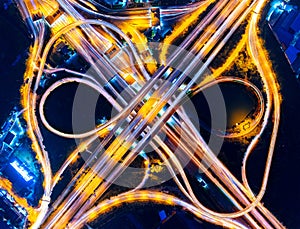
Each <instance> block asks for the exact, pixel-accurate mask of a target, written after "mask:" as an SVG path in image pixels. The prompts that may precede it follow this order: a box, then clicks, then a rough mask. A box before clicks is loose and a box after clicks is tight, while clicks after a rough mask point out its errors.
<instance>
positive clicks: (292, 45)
mask: <svg viewBox="0 0 300 229" xmlns="http://www.w3.org/2000/svg"><path fill="white" fill-rule="evenodd" d="M267 21H268V22H269V25H270V27H271V29H272V31H273V33H274V35H275V37H276V39H277V40H278V42H279V43H280V44H281V46H282V49H283V51H284V52H285V56H286V58H287V59H288V61H289V63H290V65H291V68H292V70H293V71H294V72H295V73H296V74H300V55H299V53H300V10H299V9H298V8H297V7H296V6H290V5H287V4H286V3H285V2H284V1H281V2H279V3H278V4H275V6H273V7H271V10H270V12H269V14H268V17H267Z"/></svg>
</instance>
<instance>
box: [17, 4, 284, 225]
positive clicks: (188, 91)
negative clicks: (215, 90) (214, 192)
mask: <svg viewBox="0 0 300 229" xmlns="http://www.w3.org/2000/svg"><path fill="white" fill-rule="evenodd" d="M17 3H18V6H19V8H20V11H21V12H22V15H23V17H24V20H26V21H27V23H28V24H29V26H30V28H31V29H32V32H33V37H34V44H33V46H32V48H31V53H30V58H29V60H28V64H27V71H26V73H25V75H24V80H25V81H26V83H25V84H24V86H23V88H22V105H23V106H24V108H26V111H25V112H24V117H25V119H26V121H27V126H28V134H29V137H30V138H31V140H32V142H33V148H34V150H35V152H36V153H37V157H38V159H39V161H40V163H41V166H42V171H43V175H44V197H43V199H42V200H41V202H40V207H39V208H38V209H37V211H38V212H39V214H38V215H37V216H36V219H35V220H32V221H31V222H30V223H31V227H32V228H40V227H41V228H66V227H68V228H80V227H81V226H82V225H83V224H84V223H85V222H89V221H91V220H94V219H95V218H96V217H97V216H99V214H101V213H102V212H104V211H107V210H109V209H111V208H112V207H113V206H117V205H119V204H121V203H124V202H133V201H154V202H159V203H163V204H168V205H169V204H172V205H178V206H181V207H183V208H185V209H187V210H188V211H190V212H191V213H192V214H194V215H195V216H196V217H199V218H200V219H203V220H205V221H208V222H210V223H213V224H217V225H221V226H224V227H227V228H261V227H263V228H283V225H282V224H281V223H280V222H279V221H278V220H277V219H276V217H275V216H273V215H272V213H270V212H269V211H268V210H267V209H266V208H265V207H264V206H263V204H262V202H261V201H262V198H263V195H264V193H265V190H266V187H267V181H268V177H269V171H270V166H271V161H272V156H273V152H274V147H275V142H276V136H277V130H278V125H279V119H280V95H279V91H278V85H277V83H276V77H275V76H274V73H273V71H272V68H271V64H270V62H268V61H266V60H267V57H266V55H267V54H266V53H265V51H264V48H263V46H262V43H261V41H260V39H259V37H258V35H257V27H258V20H259V14H258V13H259V12H260V11H261V10H262V8H263V7H264V5H265V1H264V0H253V1H250V0H247V1H238V0H225V1H210V0H206V1H203V2H198V3H194V4H189V5H188V6H185V7H182V6H180V7H169V8H168V7H167V8H163V9H160V14H161V20H164V19H166V20H171V19H172V20H176V19H178V18H179V17H187V16H190V18H192V19H193V20H190V21H188V22H186V23H179V24H178V25H176V26H175V28H178V29H180V30H179V31H184V30H187V29H188V28H189V26H190V25H191V24H194V23H198V24H197V25H196V26H194V29H193V30H192V31H191V32H190V33H188V34H185V38H184V39H183V41H182V42H181V44H180V45H179V46H178V48H177V49H176V50H173V51H172V52H171V53H170V54H169V55H168V58H165V56H166V54H167V52H168V46H164V48H163V49H162V54H161V55H160V61H162V62H163V65H161V67H159V68H157V69H156V72H155V73H154V74H152V73H151V71H149V69H147V67H145V65H146V64H149V63H151V64H154V65H156V64H157V61H159V60H155V58H153V57H152V56H151V52H150V49H149V48H148V47H147V43H146V41H145V39H144V38H143V34H142V32H141V30H140V29H141V28H140V27H139V26H135V25H138V24H139V23H141V24H143V25H144V24H148V25H149V28H151V26H152V25H151V23H152V22H151V21H152V20H154V18H153V15H152V14H153V12H152V11H151V10H152V7H151V5H150V4H148V5H147V6H145V7H144V8H136V9H135V8H133V9H123V10H118V11H115V12H113V13H111V14H108V13H107V9H106V8H105V7H103V6H102V5H99V4H95V3H94V2H92V1H68V0H57V1H54V0H51V1H50V0H49V1H45V2H43V1H35V0H32V1H25V3H24V2H23V1H18V2H17ZM93 3H94V4H93ZM49 5H53V6H56V5H57V6H59V8H57V9H53V7H49ZM209 5H212V7H211V9H210V10H209V11H208V12H206V15H205V17H203V19H202V20H198V19H197V18H198V17H199V15H200V14H201V13H202V12H204V11H205V9H206V7H208V6H209ZM37 6H38V7H37ZM36 11H40V12H38V13H37V12H36ZM58 11H59V13H60V17H58V18H57V19H56V21H55V22H52V21H51V22H50V21H47V23H48V26H49V27H50V30H51V37H50V39H49V40H45V36H44V35H45V26H46V25H45V23H44V22H43V21H42V20H36V15H47V16H49V15H50V16H51V15H53V14H55V13H57V12H58ZM253 12H254V13H253ZM87 15H92V16H93V18H87ZM247 17H250V20H249V22H248V27H247V33H246V34H245V35H244V37H243V40H244V41H245V40H246V38H245V37H246V36H247V38H248V43H247V50H248V53H249V56H250V57H251V58H252V60H253V63H254V64H255V65H256V66H257V67H258V70H259V73H260V75H261V78H262V82H263V83H264V86H265V88H266V89H265V91H264V92H263V93H265V94H266V98H267V99H266V101H265V100H264V98H263V97H264V95H263V93H262V92H261V91H260V90H259V89H258V88H257V87H256V86H255V85H254V84H253V83H251V82H249V81H247V80H243V79H240V78H237V77H220V78H216V79H214V78H215V77H214V74H213V73H210V71H209V70H208V69H209V67H210V64H211V63H212V61H213V60H215V59H216V58H217V57H218V54H219V53H220V51H221V50H222V48H223V47H224V46H225V45H226V44H227V43H228V41H229V40H230V39H231V38H232V36H233V34H234V33H235V32H236V30H237V29H238V28H239V26H240V25H241V24H242V23H243V22H244V21H246V20H247ZM95 18H97V19H95ZM34 20H36V21H34ZM46 20H47V18H46ZM106 20H107V21H106ZM124 23H125V24H124ZM126 23H128V28H126V31H125V27H126ZM124 25H125V26H124ZM128 31H130V34H133V35H134V36H132V35H131V37H130V36H129V35H128V34H129V32H128ZM174 34H176V31H174ZM178 36H181V33H178V34H176V35H173V37H172V35H170V36H169V37H167V42H168V43H169V44H172V43H171V42H173V41H174V40H176V39H177V38H178ZM60 37H64V39H65V40H66V41H67V42H68V43H69V44H70V45H71V46H72V48H74V49H75V50H76V52H77V53H78V54H79V55H81V56H82V57H83V58H84V59H85V61H86V62H88V63H89V64H90V65H91V67H92V68H93V70H94V71H95V72H96V75H90V74H89V72H86V73H83V72H77V71H74V70H70V69H67V68H55V67H50V66H49V64H48V63H47V61H48V59H47V58H48V56H49V53H50V52H51V50H52V47H53V45H54V44H55V42H56V41H57V39H58V38H60ZM132 38H134V39H132ZM122 40H123V41H125V43H126V46H127V47H122V46H123V42H122ZM132 40H139V41H142V44H140V43H135V42H136V41H135V42H134V41H132ZM242 44H244V43H242ZM141 47H142V48H141ZM236 48H237V49H240V48H241V47H240V46H239V47H236ZM111 50H114V52H116V53H117V54H114V55H111ZM169 51H170V50H169ZM145 53H147V55H146V56H147V58H145ZM232 61H234V60H233V58H230V59H229V60H228V63H227V66H229V65H230V63H229V62H232ZM57 72H64V73H67V74H69V76H68V77H65V78H62V79H59V80H57V81H56V82H54V83H53V84H52V85H50V86H49V87H48V88H46V89H45V90H43V92H42V94H40V92H39V89H40V82H41V78H42V75H43V74H52V73H57ZM216 72H217V71H216ZM209 74H212V76H208V75H209ZM70 75H72V76H70ZM128 75H130V80H128V78H126V76H128ZM115 76H118V77H119V78H116V79H117V82H118V83H119V84H120V85H123V86H124V88H123V90H124V91H125V92H126V93H118V91H117V90H116V88H115V87H114V85H113V84H112V83H111V79H112V78H114V77H115ZM206 76H207V78H205V77H206ZM207 79H212V80H207ZM74 82H76V83H79V84H84V85H86V86H88V87H90V88H93V89H94V90H95V91H97V92H98V93H99V94H101V95H102V96H103V97H104V98H106V100H107V101H108V102H109V103H110V104H111V105H112V106H113V107H114V108H115V109H116V110H117V111H118V112H119V113H118V114H117V115H115V116H114V117H111V118H110V119H109V120H108V121H107V122H106V123H104V124H102V125H99V126H95V128H94V129H92V130H90V131H87V132H85V133H65V132H64V131H62V130H59V129H56V128H54V127H53V126H51V124H49V122H48V120H47V117H46V115H45V113H44V108H45V104H46V102H47V98H48V97H49V95H51V94H52V93H53V91H55V90H56V89H57V88H59V87H60V86H61V85H66V84H68V83H74ZM227 82H230V83H238V84H241V85H243V86H245V87H247V88H249V89H251V91H253V92H254V94H255V96H256V98H257V104H258V107H257V111H258V112H256V117H255V119H254V120H253V122H252V123H251V126H250V127H251V128H249V129H248V130H247V131H245V132H241V133H233V134H231V135H229V136H226V134H225V136H224V135H222V134H219V137H220V136H221V137H222V138H223V137H230V138H238V137H242V136H244V135H247V134H248V133H249V132H252V131H253V130H254V129H259V131H258V135H256V136H255V137H254V138H253V139H252V141H251V142H250V144H249V147H248V148H247V151H246V152H245V157H244V161H243V165H242V178H243V180H242V182H241V181H239V180H238V179H237V178H236V177H235V176H234V175H233V174H232V173H231V172H230V170H229V169H228V168H227V167H226V166H225V165H224V164H223V163H222V162H221V161H220V159H218V157H217V156H216V155H217V154H218V152H214V150H216V149H214V150H213V149H212V148H211V146H210V145H209V144H208V143H207V142H205V141H204V140H203V138H202V136H201V135H200V132H199V130H198V129H197V127H196V126H194V124H193V123H192V121H191V120H190V119H189V117H188V115H187V113H188V112H189V111H184V110H183V109H182V107H181V105H182V104H183V103H184V102H185V101H186V100H187V99H188V98H189V96H193V95H195V94H197V93H199V92H200V91H204V90H205V89H207V88H209V87H211V86H214V85H218V84H221V83H227ZM104 86H105V87H107V88H109V91H107V90H105V89H104ZM272 106H273V107H274V109H273V110H272ZM37 108H38V109H37ZM272 112H273V116H274V123H273V127H274V129H273V132H272V136H271V143H270V148H269V154H268V158H267V161H266V168H265V173H264V174H263V175H262V179H263V182H262V187H261V190H260V192H259V194H258V195H255V194H254V193H253V192H252V190H251V187H250V185H249V183H248V180H247V170H246V164H247V160H248V158H249V155H250V154H251V153H252V152H253V150H254V148H255V146H256V143H257V142H258V141H259V139H260V138H261V135H262V133H263V132H264V130H265V127H266V125H267V124H268V122H269V117H270V116H271V113H272ZM175 113H176V115H174V114H175ZM38 120H41V123H39V121H38ZM170 120H172V122H170ZM40 125H43V126H44V127H45V128H47V129H48V130H49V131H50V132H52V133H54V134H56V135H59V136H61V137H64V138H72V139H81V143H80V144H79V145H78V147H77V148H76V149H75V150H74V151H73V152H71V153H69V152H66V154H69V157H68V158H67V160H66V161H65V162H64V163H63V165H62V166H61V168H60V169H59V170H58V172H57V173H56V174H52V171H51V163H50V160H49V156H48V153H50V152H47V151H46V150H45V148H46V147H45V145H44V141H43V135H42V133H41V131H40ZM224 128H226V125H224ZM218 131H220V132H219V133H225V132H226V129H224V130H217V131H216V132H218ZM159 133H164V134H165V136H166V138H167V139H168V141H165V140H164V139H162V138H161V135H160V134H159ZM212 134H214V133H212ZM99 138H100V139H101V141H100V143H97V142H99ZM221 144H222V143H219V147H221ZM95 145H96V146H95ZM147 145H150V146H152V148H153V149H155V151H156V153H157V155H158V156H159V157H160V159H161V160H162V161H163V162H164V164H165V165H166V167H167V169H168V170H169V172H170V174H171V175H172V176H171V177H170V178H172V179H174V181H175V183H176V184H177V186H178V189H179V190H180V191H181V192H182V193H183V195H184V196H185V197H186V198H187V200H181V199H180V198H179V197H175V196H173V195H167V194H165V193H163V192H160V191H159V190H157V191H147V189H146V188H147V181H148V180H149V179H150V178H149V173H150V172H149V171H150V163H151V161H150V159H149V157H148V156H147V153H145V152H143V150H144V149H145V147H146V146H147ZM174 149H175V150H174ZM219 149H220V148H219ZM82 152H89V153H90V156H89V158H87V159H86V162H85V164H84V165H83V167H82V168H80V169H79V171H78V172H77V173H76V174H75V175H74V177H72V179H71V181H70V183H69V185H67V187H66V188H65V190H63V191H62V192H61V195H60V196H59V197H58V198H57V199H54V200H51V192H52V190H53V188H54V187H55V185H56V184H57V183H58V182H59V180H60V177H61V176H62V174H63V173H64V171H65V170H66V169H68V167H69V166H70V165H71V164H72V163H73V162H74V161H76V159H77V158H78V154H79V153H82ZM141 152H143V154H141ZM141 155H142V157H143V160H144V162H145V167H144V168H141V169H142V170H143V171H144V177H143V179H142V180H141V181H139V182H137V184H136V185H135V187H133V188H132V189H131V190H130V191H128V192H126V193H123V194H119V195H117V196H115V197H111V198H110V199H109V200H104V201H101V202H100V203H99V200H100V199H101V198H102V197H103V195H104V193H105V192H106V191H107V190H109V188H110V187H111V184H113V183H114V182H116V181H117V179H118V178H119V177H120V176H121V175H122V174H123V173H124V172H125V171H126V170H127V169H128V168H129V167H130V164H131V163H132V162H133V161H134V160H135V158H137V157H139V156H141ZM184 158H188V160H187V161H191V162H192V163H193V164H194V165H196V166H197V167H198V168H199V169H200V170H201V171H203V172H204V174H205V175H206V176H207V177H208V178H209V179H210V181H211V182H212V183H213V184H214V185H215V186H216V187H217V188H218V190H220V192H221V193H223V194H224V196H225V197H226V198H228V200H229V201H230V202H231V203H232V204H233V206H234V207H233V209H232V212H227V213H224V212H215V211H213V210H211V209H209V208H207V207H206V206H205V204H203V203H201V202H200V201H199V200H198V198H197V196H198V195H199V194H198V193H195V191H194V190H193V188H192V185H191V184H190V181H189V180H188V178H187V176H186V174H185V170H184V167H185V166H186V164H187V163H185V162H184V160H183V159H184ZM133 179H134V178H133ZM139 189H145V190H143V191H139ZM187 201H189V202H187ZM50 203H51V207H49V204H50Z"/></svg>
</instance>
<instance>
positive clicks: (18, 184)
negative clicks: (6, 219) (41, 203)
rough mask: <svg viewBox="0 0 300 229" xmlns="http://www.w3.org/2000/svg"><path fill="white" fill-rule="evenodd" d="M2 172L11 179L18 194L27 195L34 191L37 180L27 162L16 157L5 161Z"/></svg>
mask: <svg viewBox="0 0 300 229" xmlns="http://www.w3.org/2000/svg"><path fill="white" fill-rule="evenodd" d="M1 173H2V174H3V175H4V176H5V177H6V178H7V179H8V180H10V181H11V183H12V185H13V188H14V190H15V192H16V193H17V194H20V195H21V196H26V195H28V194H30V192H32V191H33V185H34V184H35V182H36V177H35V175H34V174H33V173H32V172H31V171H30V170H29V169H28V167H27V166H26V164H25V163H23V162H22V161H21V160H19V159H18V158H15V157H11V158H10V160H9V161H8V162H7V163H5V165H4V166H3V167H2V168H1Z"/></svg>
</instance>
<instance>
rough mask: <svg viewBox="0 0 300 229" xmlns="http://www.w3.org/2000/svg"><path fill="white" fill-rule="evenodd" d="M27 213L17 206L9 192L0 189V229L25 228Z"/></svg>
mask: <svg viewBox="0 0 300 229" xmlns="http://www.w3.org/2000/svg"><path fill="white" fill-rule="evenodd" d="M26 219H27V212H26V210H25V209H24V208H22V207H21V206H19V205H17V204H16V203H15V201H14V199H13V197H12V196H10V195H9V194H8V193H7V191H5V190H3V189H0V228H1V229H20V228H24V226H25V224H26Z"/></svg>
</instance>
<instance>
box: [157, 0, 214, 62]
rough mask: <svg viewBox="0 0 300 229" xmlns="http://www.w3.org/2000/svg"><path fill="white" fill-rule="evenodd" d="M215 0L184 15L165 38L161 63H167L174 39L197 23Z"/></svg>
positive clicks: (209, 0)
mask: <svg viewBox="0 0 300 229" xmlns="http://www.w3.org/2000/svg"><path fill="white" fill-rule="evenodd" d="M214 1H215V0H207V1H205V2H204V3H203V5H201V6H200V7H199V8H198V9H197V10H196V11H194V12H193V13H191V14H188V15H186V16H184V17H183V18H182V19H181V20H180V22H179V23H178V24H176V25H175V27H174V29H173V31H172V33H171V34H170V35H168V36H166V38H165V39H164V40H163V44H164V45H163V46H162V49H161V53H160V57H159V58H160V63H162V64H166V59H167V53H168V48H169V45H171V44H172V43H173V42H174V40H176V39H178V38H179V37H181V36H183V35H184V34H185V33H186V32H187V29H188V27H189V26H191V25H193V24H194V23H196V21H197V20H198V18H199V15H200V14H202V13H203V12H204V11H205V10H206V8H207V7H208V6H209V5H210V4H211V3H213V2H214Z"/></svg>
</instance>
